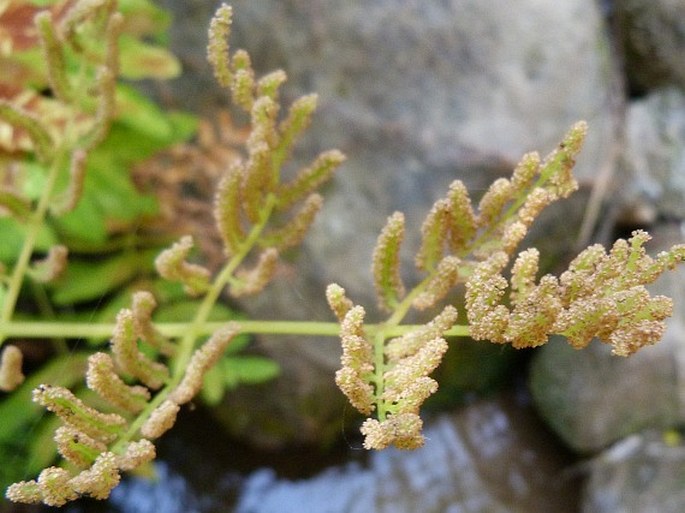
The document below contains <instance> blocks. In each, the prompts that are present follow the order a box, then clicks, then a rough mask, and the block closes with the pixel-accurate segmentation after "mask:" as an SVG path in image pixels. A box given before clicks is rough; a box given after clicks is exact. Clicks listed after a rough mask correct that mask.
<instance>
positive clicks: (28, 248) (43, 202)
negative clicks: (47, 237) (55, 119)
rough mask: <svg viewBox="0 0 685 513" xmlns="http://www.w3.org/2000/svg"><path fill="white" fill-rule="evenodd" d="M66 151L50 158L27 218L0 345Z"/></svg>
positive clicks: (3, 315)
mask: <svg viewBox="0 0 685 513" xmlns="http://www.w3.org/2000/svg"><path fill="white" fill-rule="evenodd" d="M66 154H67V152H66V151H65V150H64V149H61V150H60V151H58V152H57V154H56V156H55V158H54V159H53V160H52V163H51V165H50V168H49V170H48V174H47V177H46V181H45V185H44V187H43V191H42V194H41V196H40V198H39V200H38V204H37V206H36V209H35V210H34V211H33V213H32V214H31V216H30V217H29V220H28V223H27V224H28V226H27V229H26V237H25V238H24V243H23V245H22V247H21V252H20V253H19V257H18V258H17V262H16V264H15V265H14V269H13V270H12V275H11V277H10V279H9V286H8V288H7V294H6V295H5V300H4V303H3V305H2V313H1V314H0V346H2V344H3V343H4V341H5V340H6V338H7V337H8V336H9V333H7V331H6V329H5V328H6V327H7V325H8V323H9V322H10V321H11V319H12V316H13V315H14V309H15V307H16V306H17V300H18V298H19V293H20V292H21V286H22V284H23V282H24V277H25V276H26V273H27V271H28V267H29V264H30V262H31V256H32V255H33V251H34V249H35V246H36V240H37V239H38V234H39V233H40V229H41V227H42V226H43V225H44V223H45V218H46V215H47V211H48V208H49V206H50V198H51V197H52V193H53V191H54V188H55V185H56V183H57V177H58V176H59V173H60V171H61V169H62V164H63V162H64V160H65V157H66Z"/></svg>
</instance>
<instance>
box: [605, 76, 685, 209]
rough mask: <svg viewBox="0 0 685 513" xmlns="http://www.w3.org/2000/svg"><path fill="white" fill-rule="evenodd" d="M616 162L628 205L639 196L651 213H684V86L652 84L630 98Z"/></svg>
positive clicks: (639, 200)
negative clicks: (624, 182)
mask: <svg viewBox="0 0 685 513" xmlns="http://www.w3.org/2000/svg"><path fill="white" fill-rule="evenodd" d="M619 166H620V169H621V176H625V177H627V178H629V180H630V181H629V183H630V187H624V188H623V193H624V197H625V201H626V203H627V204H628V207H629V208H631V207H634V205H636V204H640V203H641V202H642V203H646V204H647V205H648V206H649V208H650V209H651V210H653V211H654V214H653V216H658V217H661V218H666V219H685V91H683V90H680V89H677V88H675V87H670V88H665V89H658V90H656V91H654V92H652V93H650V94H649V95H647V96H646V97H644V98H642V99H640V100H636V101H634V102H632V103H631V104H630V106H629V108H628V112H627V116H626V144H625V149H624V151H623V152H622V155H621V159H620V163H619Z"/></svg>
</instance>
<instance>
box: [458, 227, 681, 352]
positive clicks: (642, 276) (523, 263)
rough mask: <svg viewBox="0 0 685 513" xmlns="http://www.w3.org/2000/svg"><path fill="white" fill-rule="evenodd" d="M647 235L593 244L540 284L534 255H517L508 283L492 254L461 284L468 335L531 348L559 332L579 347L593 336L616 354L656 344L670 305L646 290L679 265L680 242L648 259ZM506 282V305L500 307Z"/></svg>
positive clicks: (501, 261) (501, 259) (502, 261)
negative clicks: (508, 303)
mask: <svg viewBox="0 0 685 513" xmlns="http://www.w3.org/2000/svg"><path fill="white" fill-rule="evenodd" d="M649 238H650V237H649V235H648V234H647V233H646V232H644V231H641V230H637V231H635V232H633V234H632V237H631V238H630V239H628V240H627V241H626V240H623V239H619V240H618V241H616V242H615V243H614V245H613V247H612V248H611V251H609V252H608V253H607V252H606V251H605V249H604V248H603V247H602V246H601V245H599V244H596V245H594V246H590V247H589V248H587V249H585V250H584V251H583V252H581V253H580V254H579V255H578V256H577V257H576V258H575V259H574V260H573V261H572V262H571V264H570V265H569V268H568V270H567V271H565V272H564V273H563V274H562V275H561V276H560V277H559V278H558V279H557V278H556V277H554V276H551V275H546V276H543V277H542V278H541V279H540V280H539V281H538V282H537V283H535V275H536V274H537V271H538V263H537V262H538V253H537V250H535V249H529V250H527V251H524V252H522V253H521V254H520V255H519V256H518V258H517V259H516V261H515V263H514V265H513V268H512V277H511V281H510V282H508V281H507V280H506V279H505V278H504V276H502V274H501V272H502V270H503V269H504V268H505V266H506V265H507V263H508V261H509V259H508V257H507V255H506V254H505V253H503V252H500V253H496V254H494V255H492V256H491V257H490V258H488V259H487V260H486V261H484V262H482V263H481V264H479V265H478V266H476V268H475V269H474V271H473V273H472V275H471V276H470V278H469V280H468V281H467V283H466V289H467V292H466V309H467V313H468V319H469V324H470V333H471V336H472V337H473V338H475V339H476V340H490V341H493V342H499V343H511V344H512V345H513V346H514V347H535V346H538V345H541V344H544V343H546V342H547V340H548V338H549V336H550V335H552V334H558V335H563V336H565V337H566V338H567V339H568V341H569V343H570V344H571V345H572V346H573V347H575V348H578V349H580V348H583V347H586V346H587V345H588V344H589V343H590V341H591V340H592V339H593V338H594V337H597V338H599V339H600V340H601V341H602V342H605V343H608V344H610V345H611V346H612V352H613V353H614V354H616V355H620V356H628V355H630V354H632V353H634V352H635V351H637V350H638V349H640V348H641V347H644V346H648V345H652V344H654V343H656V342H657V341H659V340H660V339H661V338H662V336H663V334H664V331H665V329H666V325H665V319H666V318H667V317H669V316H670V315H671V313H672V301H671V299H669V298H667V297H664V296H651V295H650V294H649V292H648V291H647V289H646V288H645V285H648V284H650V283H652V282H654V281H655V280H656V279H657V278H658V277H659V276H660V275H661V274H662V273H663V272H664V271H666V270H668V269H673V268H674V267H675V265H677V264H678V263H681V262H683V260H685V245H677V246H673V247H672V248H671V249H670V250H669V251H665V252H662V253H660V254H659V255H658V256H657V257H656V259H653V258H651V257H650V256H648V255H647V254H646V252H645V250H644V247H643V245H644V244H645V243H646V242H647V241H648V240H649ZM509 285H511V297H510V299H511V308H510V307H507V306H505V305H504V304H503V298H504V296H505V293H506V289H507V288H508V287H509Z"/></svg>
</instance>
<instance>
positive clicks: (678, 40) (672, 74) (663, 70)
mask: <svg viewBox="0 0 685 513" xmlns="http://www.w3.org/2000/svg"><path fill="white" fill-rule="evenodd" d="M614 8H615V10H616V18H617V21H618V26H619V34H620V35H621V36H622V37H621V39H622V44H623V49H624V53H625V59H626V71H627V73H628V78H629V80H630V81H631V83H632V86H633V88H635V89H637V90H642V91H645V90H647V91H648V90H650V89H653V88H655V87H659V86H663V85H666V84H674V85H677V86H679V87H680V88H683V89H685V53H684V52H683V51H684V49H685V4H684V3H683V2H682V1H681V0H615V1H614Z"/></svg>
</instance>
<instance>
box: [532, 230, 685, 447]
mask: <svg viewBox="0 0 685 513" xmlns="http://www.w3.org/2000/svg"><path fill="white" fill-rule="evenodd" d="M682 240H683V235H682V233H681V232H680V230H678V229H675V228H674V229H672V230H665V229H664V230H659V231H657V232H656V233H655V240H654V241H653V244H651V245H650V247H649V248H648V250H649V251H650V253H651V252H654V253H656V252H658V251H659V249H665V248H666V247H670V246H671V245H672V244H675V243H679V242H682ZM651 291H652V293H654V294H664V295H667V296H670V297H672V298H673V300H674V304H675V310H674V315H673V317H672V318H671V319H670V321H669V323H668V329H667V332H666V335H665V337H664V339H663V340H662V341H661V342H659V343H658V344H656V345H655V346H652V347H647V348H643V349H641V350H640V351H639V352H638V353H637V354H635V355H633V356H631V357H629V358H619V357H616V356H613V355H611V354H610V350H609V348H608V346H605V345H602V344H600V343H599V342H596V341H595V342H593V343H592V344H591V345H590V346H589V347H588V348H586V349H584V350H582V351H575V350H574V349H572V348H571V347H570V346H569V345H568V344H566V342H565V340H563V339H562V338H558V339H555V340H552V341H551V342H550V343H548V344H547V345H546V346H545V347H543V348H541V350H540V351H539V352H538V353H537V354H536V355H535V358H534V360H533V364H532V366H531V372H530V388H531V393H532V394H533V399H534V401H535V403H536V405H537V407H538V409H539V411H540V413H541V415H542V416H543V418H544V419H545V420H546V421H547V422H548V424H549V425H550V426H551V427H552V428H553V429H554V430H555V431H556V432H557V433H558V434H559V436H560V437H561V438H562V439H563V440H564V441H565V442H566V443H567V444H568V445H569V446H570V447H572V448H573V449H575V450H578V451H582V452H595V451H598V450H601V449H602V448H604V447H606V446H607V445H609V444H611V443H613V442H616V441H617V440H620V439H621V438H623V437H626V436H628V435H630V434H632V433H638V432H640V431H642V430H644V429H646V428H649V427H655V428H669V427H671V426H674V425H677V424H679V423H682V422H683V421H684V420H685V397H684V391H685V387H683V382H682V376H684V375H685V374H683V373H684V372H685V270H684V269H682V267H681V268H679V269H678V270H677V271H673V272H669V273H668V274H667V275H665V276H663V277H662V278H661V279H660V280H659V281H658V282H657V283H655V284H654V285H653V286H652V287H651Z"/></svg>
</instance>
